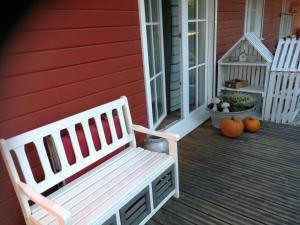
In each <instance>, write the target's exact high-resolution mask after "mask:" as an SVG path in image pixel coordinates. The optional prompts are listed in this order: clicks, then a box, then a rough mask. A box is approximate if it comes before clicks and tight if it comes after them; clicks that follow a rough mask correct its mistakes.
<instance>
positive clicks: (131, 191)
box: [31, 147, 174, 225]
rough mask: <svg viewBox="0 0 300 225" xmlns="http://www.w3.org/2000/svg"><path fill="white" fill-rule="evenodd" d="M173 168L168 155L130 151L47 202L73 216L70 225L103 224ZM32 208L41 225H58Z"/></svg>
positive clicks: (142, 150) (67, 186)
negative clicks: (163, 172) (55, 204)
mask: <svg viewBox="0 0 300 225" xmlns="http://www.w3.org/2000/svg"><path fill="white" fill-rule="evenodd" d="M173 164H174V158H173V157H172V156H170V155H167V154H162V153H156V152H151V151H148V150H144V149H142V148H132V147H130V148H128V149H126V150H124V151H123V152H121V153H120V154H118V155H116V156H114V157H113V158H111V159H109V160H108V161H106V162H105V163H103V164H101V165H99V166H98V167H96V168H94V169H93V170H91V171H90V172H88V173H87V174H85V175H83V176H82V177H80V178H79V179H76V180H75V181H73V182H71V183H69V184H67V185H66V186H64V187H62V188H61V189H59V190H57V191H56V192H55V193H53V194H51V195H50V196H47V198H49V199H51V200H53V201H55V202H56V203H58V204H59V205H61V206H63V207H64V208H66V209H68V210H69V211H70V212H71V213H72V224H82V225H87V224H91V223H95V222H96V223H98V222H99V223H100V224H102V223H103V222H104V221H105V220H106V219H107V218H109V217H110V216H112V212H114V213H118V211H119V210H120V208H121V207H122V206H123V205H124V204H125V203H126V202H128V201H129V200H130V199H132V198H133V197H134V196H135V195H137V194H138V193H139V192H140V191H141V190H142V189H144V188H145V187H146V186H147V185H149V184H151V182H152V181H153V180H154V179H155V178H157V177H158V176H159V175H160V174H161V173H162V171H165V170H166V169H168V168H169V167H170V166H172V165H173ZM172 194H174V192H173V193H172ZM31 208H32V215H33V217H34V218H35V219H36V220H37V221H39V222H40V223H41V224H51V225H52V224H58V223H57V221H56V220H55V219H54V217H52V216H51V215H50V214H49V213H47V212H46V211H45V210H43V209H41V208H40V207H38V206H36V205H33V206H32V207H31ZM100 219H101V220H100Z"/></svg>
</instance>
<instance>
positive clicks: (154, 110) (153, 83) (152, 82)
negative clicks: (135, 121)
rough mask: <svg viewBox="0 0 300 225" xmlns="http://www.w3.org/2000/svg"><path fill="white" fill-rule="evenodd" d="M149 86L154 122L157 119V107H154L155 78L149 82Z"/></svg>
mask: <svg viewBox="0 0 300 225" xmlns="http://www.w3.org/2000/svg"><path fill="white" fill-rule="evenodd" d="M150 87H151V99H152V114H153V122H154V123H156V121H157V114H156V112H157V108H156V105H157V104H156V93H155V92H156V87H155V80H152V81H151V83H150Z"/></svg>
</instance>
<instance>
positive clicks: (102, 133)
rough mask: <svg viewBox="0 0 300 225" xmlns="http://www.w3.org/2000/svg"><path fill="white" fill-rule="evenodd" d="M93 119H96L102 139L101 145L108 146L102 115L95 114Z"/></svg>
mask: <svg viewBox="0 0 300 225" xmlns="http://www.w3.org/2000/svg"><path fill="white" fill-rule="evenodd" d="M93 119H94V120H95V124H96V127H97V130H98V135H99V137H100V141H101V147H102V148H106V147H107V141H106V138H105V134H104V129H103V125H102V122H101V119H100V116H95V117H93Z"/></svg>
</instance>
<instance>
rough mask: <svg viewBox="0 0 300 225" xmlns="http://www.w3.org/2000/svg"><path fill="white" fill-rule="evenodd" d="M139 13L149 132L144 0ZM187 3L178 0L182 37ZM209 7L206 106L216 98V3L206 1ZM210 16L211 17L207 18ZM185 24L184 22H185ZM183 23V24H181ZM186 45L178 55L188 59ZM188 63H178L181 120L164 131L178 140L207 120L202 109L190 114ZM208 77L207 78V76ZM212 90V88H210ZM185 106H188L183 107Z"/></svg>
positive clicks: (184, 30)
mask: <svg viewBox="0 0 300 225" xmlns="http://www.w3.org/2000/svg"><path fill="white" fill-rule="evenodd" d="M138 2H139V14H140V28H141V42H142V55H143V64H144V77H145V91H146V100H147V112H148V126H149V128H151V129H155V127H154V126H153V118H152V105H151V88H150V82H149V79H150V73H149V61H148V45H147V33H146V21H145V5H144V0H139V1H138ZM185 3H187V0H179V7H180V8H181V10H180V21H181V24H180V26H181V34H187V33H188V30H187V29H188V27H187V25H186V24H187V18H188V15H187V13H188V10H187V8H184V7H187V4H185ZM207 3H209V4H208V6H207V7H208V11H207V16H208V18H207V19H208V24H207V26H208V34H207V40H208V43H207V44H208V48H207V62H206V63H207V66H206V68H207V71H206V72H207V74H208V76H207V80H206V82H207V83H206V92H207V96H206V103H207V102H209V101H210V99H211V98H212V97H213V96H214V95H215V78H216V74H215V73H216V71H215V68H216V35H217V33H216V31H217V30H216V26H217V21H216V18H217V17H216V16H217V0H212V1H211V0H207ZM209 17H210V18H209ZM184 18H185V19H186V20H185V19H184ZM184 21H185V22H184ZM184 23H186V24H184ZM181 36H182V37H181V38H182V39H183V40H182V43H187V42H186V41H187V40H184V38H186V39H187V36H185V35H181ZM185 47H186V46H181V48H182V49H181V54H182V57H181V58H184V57H186V59H188V51H186V50H183V48H185ZM187 68H188V60H181V83H182V85H181V88H182V90H181V91H182V92H181V93H184V94H183V95H182V94H181V96H182V101H181V104H182V107H181V115H182V119H181V120H180V121H178V122H177V123H176V124H174V125H173V126H171V127H169V128H168V129H167V130H166V131H169V132H174V133H177V134H179V135H180V137H184V136H185V135H186V134H188V133H189V132H191V131H192V130H194V129H195V128H196V127H198V126H199V125H200V124H202V123H203V122H204V121H206V120H207V119H208V118H209V113H208V112H207V111H206V110H205V109H204V107H200V108H198V109H196V110H194V111H193V112H191V113H190V112H189V107H187V105H188V104H189V94H188V93H189V90H186V89H188V88H189V80H188V70H187ZM209 74H210V75H209ZM209 87H211V88H209ZM186 104H187V105H186Z"/></svg>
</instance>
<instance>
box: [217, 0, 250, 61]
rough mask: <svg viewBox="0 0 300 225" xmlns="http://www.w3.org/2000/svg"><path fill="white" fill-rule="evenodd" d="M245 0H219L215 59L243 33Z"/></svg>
mask: <svg viewBox="0 0 300 225" xmlns="http://www.w3.org/2000/svg"><path fill="white" fill-rule="evenodd" d="M244 18H245V1H244V0H219V2H218V25H217V26H218V27H217V29H218V30H217V59H219V58H220V57H221V56H223V54H225V53H226V52H227V51H228V50H229V49H230V48H231V47H232V46H233V45H234V44H235V42H236V41H238V40H239V39H240V38H241V37H242V35H243V33H244Z"/></svg>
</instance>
